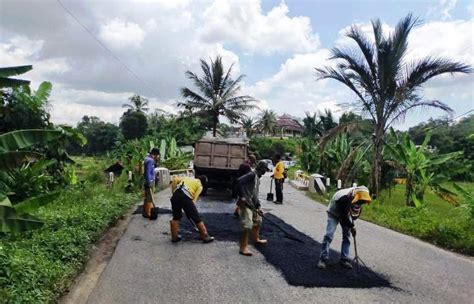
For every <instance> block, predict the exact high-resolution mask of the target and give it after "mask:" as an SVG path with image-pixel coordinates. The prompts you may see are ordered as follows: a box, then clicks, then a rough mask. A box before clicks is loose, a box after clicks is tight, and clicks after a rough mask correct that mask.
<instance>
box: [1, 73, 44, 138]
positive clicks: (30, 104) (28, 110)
mask: <svg viewBox="0 0 474 304" xmlns="http://www.w3.org/2000/svg"><path fill="white" fill-rule="evenodd" d="M51 89H52V85H51V83H50V82H42V83H41V84H40V85H39V87H38V89H37V90H36V92H31V89H30V87H29V86H21V87H17V88H13V89H12V90H11V91H9V92H3V94H1V95H0V98H1V99H0V118H2V119H1V120H0V121H1V122H0V133H3V132H11V131H14V130H20V129H42V128H46V127H48V126H51V123H50V122H49V113H48V112H47V106H48V98H49V95H50V94H51Z"/></svg>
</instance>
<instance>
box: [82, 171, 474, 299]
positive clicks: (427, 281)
mask: <svg viewBox="0 0 474 304" xmlns="http://www.w3.org/2000/svg"><path fill="white" fill-rule="evenodd" d="M269 180H270V179H269V177H267V176H264V177H263V178H262V185H261V190H260V196H261V201H262V204H263V209H264V211H265V212H266V214H267V215H268V219H269V220H271V221H272V222H273V223H277V224H278V225H279V227H280V228H283V229H284V230H285V231H286V232H287V233H289V234H291V235H292V236H294V237H296V238H298V239H301V240H302V241H303V242H304V243H300V242H297V241H294V240H291V239H288V238H286V237H284V233H282V232H281V230H279V229H277V227H276V226H274V224H273V223H270V222H269V221H268V220H266V221H265V222H264V227H263V232H262V234H263V236H264V237H266V238H268V239H269V244H268V246H267V247H266V248H258V249H255V248H254V247H252V250H253V252H254V256H253V257H245V256H242V255H239V254H238V243H237V239H238V231H239V227H238V221H237V220H236V219H235V218H234V217H233V216H232V212H233V208H234V205H232V203H231V202H230V200H229V198H228V194H219V193H215V192H212V191H209V195H208V196H207V197H203V198H202V199H201V201H200V202H199V203H198V209H199V210H200V212H201V213H202V215H203V218H204V221H205V223H206V224H207V225H208V228H209V230H210V233H211V234H214V235H215V236H216V241H215V242H213V243H210V244H201V243H200V242H199V240H198V239H197V237H198V236H197V234H196V233H195V232H193V231H192V229H191V228H190V225H189V224H188V223H187V220H186V219H185V218H183V222H182V226H183V228H182V234H183V237H184V240H183V241H182V242H180V243H178V244H172V243H171V242H170V236H169V219H170V218H171V215H170V214H169V210H168V209H170V203H169V197H170V196H171V193H170V190H169V189H166V190H164V191H162V192H160V193H158V194H157V195H156V197H155V198H156V202H157V203H158V205H159V206H160V207H162V208H164V209H163V212H162V213H163V214H160V215H159V217H158V220H157V221H149V220H147V219H144V218H142V217H141V215H134V216H133V218H132V220H131V222H130V224H129V227H128V229H127V231H126V232H125V233H124V235H123V236H122V238H121V240H120V242H119V244H118V246H117V248H116V251H115V253H114V255H113V257H112V259H111V260H110V262H109V264H108V265H107V267H106V269H105V271H104V272H103V273H102V275H101V276H100V279H99V281H98V283H97V285H96V287H95V289H94V290H93V292H92V294H91V295H90V296H89V299H88V303H456V304H457V303H472V301H473V300H472V299H473V298H474V261H473V259H471V258H467V257H463V256H460V255H457V254H454V253H451V252H448V251H446V250H442V249H439V248H437V247H435V246H433V245H430V244H427V243H425V242H422V241H420V240H417V239H415V238H412V237H409V236H406V235H403V234H400V233H397V232H394V231H392V230H389V229H386V228H383V227H380V226H377V225H374V224H371V223H368V222H364V221H361V220H359V221H358V222H357V229H358V235H357V245H358V251H359V255H360V256H361V257H362V258H363V261H364V262H365V263H366V264H367V267H368V268H367V269H365V268H361V269H360V270H359V272H358V271H356V270H355V269H354V270H351V271H344V270H343V269H342V268H340V267H339V266H338V265H337V260H338V252H339V248H340V243H341V235H340V234H341V232H340V227H338V231H337V232H336V237H335V239H334V241H333V243H332V246H331V248H332V249H334V250H335V251H334V252H332V256H331V258H332V260H333V263H334V264H335V265H333V266H331V267H329V268H328V269H326V270H323V271H321V270H318V269H317V268H316V263H317V259H318V253H319V246H320V242H321V240H322V237H323V234H324V229H325V225H326V212H325V209H326V207H325V206H323V205H321V204H318V203H315V202H314V201H312V200H311V199H309V198H308V197H306V196H305V194H304V193H303V192H300V191H297V190H295V189H293V188H292V187H291V186H289V185H288V184H285V189H284V195H285V200H284V204H283V205H274V204H273V203H271V202H267V201H265V197H266V192H267V190H268V188H269ZM351 254H353V246H352V247H351Z"/></svg>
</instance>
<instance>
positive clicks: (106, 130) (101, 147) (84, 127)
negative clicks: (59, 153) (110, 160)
mask: <svg viewBox="0 0 474 304" xmlns="http://www.w3.org/2000/svg"><path fill="white" fill-rule="evenodd" d="M77 130H78V131H79V132H81V133H82V134H84V136H85V137H86V138H87V145H85V146H84V147H82V148H80V147H75V148H73V151H74V152H76V153H77V152H80V153H85V154H86V155H98V154H104V153H106V152H107V151H111V150H113V149H114V147H115V145H116V143H117V141H118V140H119V136H120V128H119V127H117V126H116V125H114V124H111V123H107V122H103V121H101V120H100V119H99V118H98V117H95V116H90V117H89V116H83V117H82V120H81V122H79V124H78V125H77Z"/></svg>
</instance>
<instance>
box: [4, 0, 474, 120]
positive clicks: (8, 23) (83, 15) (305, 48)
mask: <svg viewBox="0 0 474 304" xmlns="http://www.w3.org/2000/svg"><path fill="white" fill-rule="evenodd" d="M61 3H63V5H64V6H65V7H66V8H67V9H68V10H69V11H71V12H72V13H73V14H74V16H75V17H76V18H77V19H78V20H79V21H80V22H81V23H82V25H84V26H85V27H87V29H88V30H89V31H90V32H91V33H92V34H93V35H94V36H95V37H96V38H97V39H98V40H99V41H100V42H101V43H102V44H103V45H105V46H106V47H107V48H108V49H109V50H110V51H111V52H112V53H113V54H114V55H113V56H116V57H118V58H120V60H121V61H122V62H123V63H125V65H126V66H127V67H128V68H129V69H131V70H133V72H134V73H135V74H136V75H138V77H139V80H137V79H136V77H135V76H134V75H131V73H129V72H128V71H127V69H126V68H124V67H123V66H122V65H121V64H120V63H118V62H117V61H116V60H115V59H113V58H112V57H113V56H112V55H111V54H110V53H108V51H105V50H104V49H103V48H102V47H101V46H100V45H99V44H98V43H97V42H96V41H95V40H94V39H93V38H92V37H91V36H90V35H89V34H88V33H87V32H86V31H85V30H84V29H83V28H82V26H81V25H80V24H78V22H77V21H76V20H74V19H73V18H72V17H71V16H70V15H69V14H68V13H67V12H66V10H64V9H63V8H62V7H61V6H60V5H59V4H58V2H57V1H56V0H44V1H41V2H39V1H33V0H22V1H15V0H0V66H8V65H20V64H33V65H34V71H33V72H30V73H29V74H28V76H29V77H30V79H31V80H32V82H33V87H34V86H36V85H38V84H39V83H40V82H41V81H43V80H49V81H52V82H53V85H54V89H53V95H52V98H51V99H52V103H51V115H52V120H53V121H54V122H58V123H68V124H75V123H77V122H78V121H79V120H80V119H81V117H82V116H83V115H95V116H98V117H99V118H101V119H102V120H105V121H110V122H114V123H117V122H118V120H119V118H120V116H121V114H122V112H123V109H122V108H121V105H122V104H123V103H124V102H126V100H127V98H128V97H129V96H131V95H132V94H134V93H138V94H141V95H143V96H145V97H147V98H149V99H150V102H151V108H152V109H164V110H166V111H169V112H176V107H175V104H176V102H177V101H180V100H181V97H180V95H179V89H180V88H181V87H183V86H190V82H189V81H188V80H187V79H186V78H185V77H184V72H185V71H186V70H191V71H193V72H196V73H199V71H200V68H199V59H200V58H203V59H209V58H211V57H214V56H216V55H221V56H222V57H223V60H224V63H225V65H226V66H229V65H230V64H232V63H233V64H234V76H237V74H240V73H243V74H246V75H247V77H246V78H245V80H244V84H243V87H242V93H243V94H250V95H252V96H254V97H256V98H257V99H258V100H259V101H260V102H259V106H260V108H261V109H265V108H271V109H273V110H275V111H276V112H277V113H278V114H283V113H288V114H291V115H294V116H297V117H303V116H304V113H305V112H315V111H323V110H324V109H325V108H330V109H332V110H333V111H334V112H335V114H336V116H337V117H338V116H340V115H341V114H342V113H343V112H344V111H346V110H348V109H349V108H347V107H341V106H340V104H341V103H347V102H351V101H354V100H355V96H353V95H352V94H351V92H350V91H349V90H347V89H346V88H345V87H342V86H341V85H339V84H337V83H334V82H331V81H316V79H315V76H314V67H315V66H318V67H319V66H324V65H328V64H330V62H329V61H328V60H327V58H328V57H329V51H330V49H331V48H332V47H334V46H336V45H337V46H345V47H350V44H349V42H348V41H347V40H345V39H344V37H343V32H344V29H345V28H347V27H349V26H351V25H353V24H357V25H358V26H360V27H361V28H362V29H363V30H364V31H365V32H367V33H368V34H370V20H372V19H374V18H380V19H381V20H382V22H383V23H384V27H385V29H386V31H387V33H388V32H389V31H390V30H391V29H393V27H394V26H395V25H396V23H397V22H398V21H399V20H400V19H401V18H402V17H404V16H406V15H407V14H408V13H410V12H411V13H413V15H414V16H417V17H420V19H421V20H422V21H423V23H422V24H421V25H420V26H418V27H417V28H416V29H415V30H414V31H413V32H412V34H411V40H410V49H409V56H408V59H409V60H414V59H417V58H420V57H423V56H426V55H435V56H443V57H449V58H452V59H457V60H460V61H463V62H465V63H468V64H471V65H474V47H473V45H474V38H473V37H474V33H473V28H474V27H473V13H474V5H473V3H472V1H465V0H464V1H461V0H458V1H456V0H439V1H437V0H433V1H418V0H414V1H396V0H391V1H375V0H371V1H341V0H336V1H309V0H305V1H302V0H291V1H290V0H287V1H274V0H271V1H270V0H262V1H260V0H241V1H236V0H231V1H219V0H200V1H191V0H174V1H168V0H137V1H127V0H121V1H106V0H85V1H74V0H61ZM473 87H474V76H473V75H472V74H471V75H467V76H466V75H464V76H454V77H451V76H447V77H439V78H437V79H433V81H431V82H429V83H428V84H427V85H426V86H425V87H424V88H423V90H422V91H420V94H422V95H423V96H424V97H425V98H426V99H438V100H441V101H444V102H446V103H447V104H448V105H449V106H451V107H452V108H453V109H454V111H455V114H454V115H458V114H460V113H463V112H465V111H467V110H470V109H472V108H474V92H473V89H472V88H473ZM246 114H247V115H248V116H257V115H258V111H252V112H249V113H246ZM440 115H443V113H441V112H439V111H436V110H423V111H416V112H414V113H413V114H410V115H409V116H408V117H407V118H406V121H405V122H403V123H400V124H398V125H397V127H398V128H401V129H406V128H408V127H409V126H411V125H414V124H416V123H418V122H420V121H424V120H427V119H429V118H430V117H439V116H440Z"/></svg>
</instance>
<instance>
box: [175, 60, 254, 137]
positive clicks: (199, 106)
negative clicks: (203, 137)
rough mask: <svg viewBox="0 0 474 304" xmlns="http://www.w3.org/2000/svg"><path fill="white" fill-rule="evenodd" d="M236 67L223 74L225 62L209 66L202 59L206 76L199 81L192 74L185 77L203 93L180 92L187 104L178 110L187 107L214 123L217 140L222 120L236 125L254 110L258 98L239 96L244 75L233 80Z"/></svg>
mask: <svg viewBox="0 0 474 304" xmlns="http://www.w3.org/2000/svg"><path fill="white" fill-rule="evenodd" d="M232 67H233V65H231V66H230V68H229V69H228V70H227V72H226V73H224V67H223V64H222V58H221V57H220V56H217V57H216V59H215V60H214V61H213V60H211V63H210V65H209V64H208V63H207V62H206V61H204V60H202V59H201V69H202V72H203V74H204V76H203V77H199V76H198V75H196V74H194V73H193V72H191V71H187V72H186V77H187V78H188V79H190V80H192V82H193V84H194V86H195V87H196V88H197V89H198V90H199V92H200V93H196V92H194V91H192V90H190V89H188V88H182V89H181V95H182V96H183V97H184V98H186V99H187V100H186V101H184V102H179V103H178V106H179V107H184V108H185V109H189V110H191V111H196V114H197V115H199V116H201V117H210V118H211V119H212V133H213V135H214V136H216V132H217V125H218V123H219V116H225V117H227V118H228V119H229V121H230V122H231V123H237V122H238V121H239V120H240V118H241V117H242V116H243V115H244V112H245V111H246V110H250V109H252V108H255V105H254V104H253V103H254V102H255V101H256V100H255V98H253V97H251V96H248V95H238V93H239V91H240V89H241V87H240V82H241V81H242V79H243V78H244V75H240V76H238V77H237V79H235V80H233V79H232V77H231V72H232Z"/></svg>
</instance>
